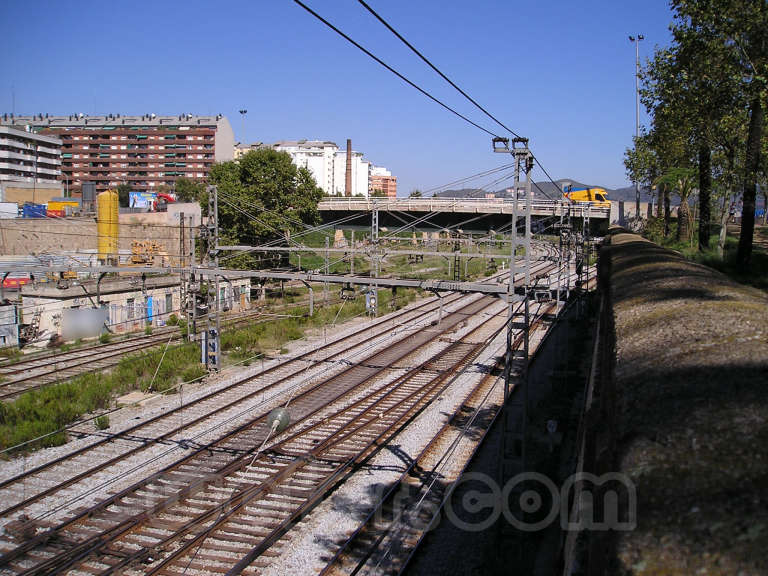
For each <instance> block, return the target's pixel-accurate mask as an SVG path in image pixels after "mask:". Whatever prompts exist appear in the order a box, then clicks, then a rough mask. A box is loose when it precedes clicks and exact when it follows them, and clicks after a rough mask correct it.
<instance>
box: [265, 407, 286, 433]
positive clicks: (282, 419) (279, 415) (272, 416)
mask: <svg viewBox="0 0 768 576" xmlns="http://www.w3.org/2000/svg"><path fill="white" fill-rule="evenodd" d="M275 422H277V424H276V426H277V427H276V428H275V429H274V430H275V431H274V433H275V434H280V432H282V431H283V430H285V429H286V428H288V424H290V423H291V415H290V414H289V413H288V410H287V409H286V408H275V409H274V410H272V412H270V413H269V416H267V427H268V428H269V429H270V430H272V427H273V426H275Z"/></svg>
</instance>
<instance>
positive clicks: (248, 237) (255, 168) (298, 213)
mask: <svg viewBox="0 0 768 576" xmlns="http://www.w3.org/2000/svg"><path fill="white" fill-rule="evenodd" d="M209 180H210V183H211V184H215V185H216V186H217V189H218V197H219V202H218V209H219V230H220V237H221V242H222V244H239V245H248V246H258V245H260V244H265V243H267V242H274V243H278V244H286V243H287V242H288V240H289V239H290V237H291V235H292V234H295V233H297V232H300V231H302V230H303V229H304V228H305V227H308V226H312V225H315V224H317V223H318V222H319V220H320V213H319V211H318V209H317V203H318V202H319V201H320V199H321V198H322V197H323V191H322V189H321V188H320V187H318V186H317V184H316V182H315V180H314V178H313V177H312V173H311V172H310V171H309V170H308V169H306V168H297V167H296V166H295V165H294V164H293V163H292V162H291V157H290V156H289V155H288V154H287V153H285V152H278V151H276V150H273V149H271V148H262V149H258V150H252V151H249V152H247V153H246V154H244V155H243V156H242V157H241V158H240V160H239V162H238V163H235V162H223V163H221V164H216V165H214V166H213V167H212V168H211V171H210V173H209ZM201 201H202V198H201ZM205 201H206V202H207V199H206V200H205ZM270 254H271V253H264V254H258V253H257V252H253V253H247V254H241V255H238V256H235V257H233V258H231V259H230V260H228V263H229V264H231V265H234V266H237V267H256V266H259V265H265V264H274V263H275V258H273V257H271V256H270ZM282 258H283V259H284V258H285V255H283V257H282ZM278 260H280V258H278Z"/></svg>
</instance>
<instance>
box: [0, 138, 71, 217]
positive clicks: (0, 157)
mask: <svg viewBox="0 0 768 576" xmlns="http://www.w3.org/2000/svg"><path fill="white" fill-rule="evenodd" d="M61 145H62V141H61V140H60V139H59V138H54V137H51V136H43V135H40V134H36V133H34V132H31V131H28V130H26V129H23V128H22V129H18V128H13V127H10V126H0V201H1V202H18V203H19V204H23V203H24V202H35V203H36V202H47V201H48V200H49V199H50V198H53V197H56V196H61V192H62V190H61V183H60V180H61Z"/></svg>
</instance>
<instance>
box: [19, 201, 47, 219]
mask: <svg viewBox="0 0 768 576" xmlns="http://www.w3.org/2000/svg"><path fill="white" fill-rule="evenodd" d="M22 216H23V217H24V218H45V217H46V208H45V204H31V203H29V202H28V203H26V204H24V208H23V210H22Z"/></svg>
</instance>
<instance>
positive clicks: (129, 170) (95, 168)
mask: <svg viewBox="0 0 768 576" xmlns="http://www.w3.org/2000/svg"><path fill="white" fill-rule="evenodd" d="M0 125H6V126H12V127H16V128H19V127H23V128H24V129H27V130H30V131H32V132H35V133H38V134H40V135H42V136H48V137H55V138H58V139H60V140H61V176H60V179H61V180H63V181H64V182H65V185H66V187H67V188H69V189H70V190H71V191H74V192H75V194H77V193H79V190H80V188H81V185H82V183H83V182H94V183H95V184H96V191H97V193H98V192H101V191H103V190H107V189H108V188H114V187H115V186H118V185H119V184H122V183H125V184H129V185H130V186H131V188H132V189H133V190H135V191H137V192H152V191H153V190H154V189H157V187H158V186H160V185H162V184H166V185H169V186H172V185H173V183H174V182H175V181H176V179H177V178H179V177H182V176H183V177H186V178H193V179H204V178H207V176H208V171H209V170H210V168H211V166H212V165H213V164H214V163H215V162H223V161H226V160H232V158H233V149H234V134H233V132H232V127H231V126H230V124H229V121H228V120H227V118H226V117H224V116H222V115H216V116H195V115H192V114H181V115H178V116H157V115H155V114H145V115H143V116H121V115H120V114H110V115H107V116H86V115H83V114H77V115H71V116H47V115H46V116H43V115H42V114H41V115H37V116H16V117H13V116H11V117H9V116H7V115H5V116H3V117H2V119H0Z"/></svg>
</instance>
